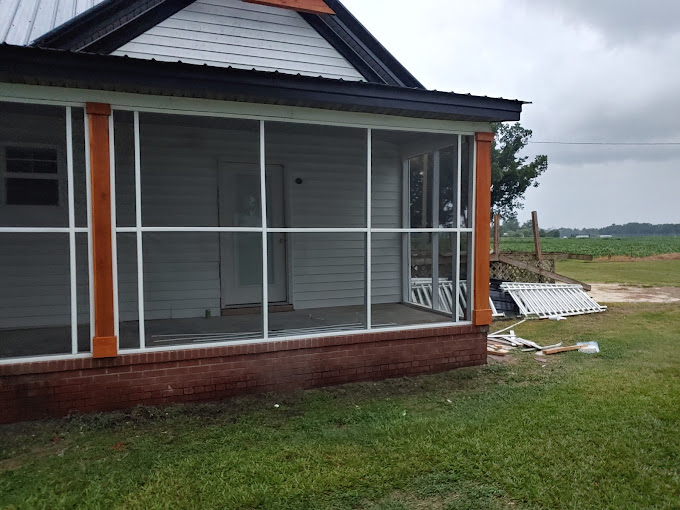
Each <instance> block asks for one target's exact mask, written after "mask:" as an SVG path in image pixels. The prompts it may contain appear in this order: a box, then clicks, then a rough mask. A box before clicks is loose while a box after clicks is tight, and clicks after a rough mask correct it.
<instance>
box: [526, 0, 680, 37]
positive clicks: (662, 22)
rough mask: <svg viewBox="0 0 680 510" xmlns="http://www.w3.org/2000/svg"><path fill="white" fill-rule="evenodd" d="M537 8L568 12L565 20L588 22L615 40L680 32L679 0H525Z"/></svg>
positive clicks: (584, 23) (562, 14)
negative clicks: (679, 26)
mask: <svg viewBox="0 0 680 510" xmlns="http://www.w3.org/2000/svg"><path fill="white" fill-rule="evenodd" d="M524 1H525V2H527V3H529V4H530V5H531V6H532V7H533V8H536V9H539V10H544V11H548V12H552V13H554V14H556V15H561V16H564V19H565V21H567V22H568V23H572V24H576V25H580V24H583V25H587V26H589V27H591V28H593V29H594V30H596V31H597V32H599V33H601V34H602V35H603V36H604V37H605V38H606V39H607V40H608V41H610V42H611V43H613V44H619V43H629V44H636V43H640V42H641V41H644V40H655V39H663V38H665V37H667V36H669V35H673V34H676V33H677V30H678V20H680V2H678V1H677V0H654V1H643V0H550V1H549V2H546V1H545V0H524Z"/></svg>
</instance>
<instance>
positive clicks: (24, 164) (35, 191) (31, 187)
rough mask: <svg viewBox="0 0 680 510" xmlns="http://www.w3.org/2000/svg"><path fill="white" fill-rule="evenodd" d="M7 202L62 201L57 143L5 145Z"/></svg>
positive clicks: (46, 202)
mask: <svg viewBox="0 0 680 510" xmlns="http://www.w3.org/2000/svg"><path fill="white" fill-rule="evenodd" d="M4 152H5V153H4V160H5V175H4V184H5V186H4V188H5V203H6V204H8V205H59V163H58V152H57V149H56V148H53V147H47V148H46V147H5V151H4Z"/></svg>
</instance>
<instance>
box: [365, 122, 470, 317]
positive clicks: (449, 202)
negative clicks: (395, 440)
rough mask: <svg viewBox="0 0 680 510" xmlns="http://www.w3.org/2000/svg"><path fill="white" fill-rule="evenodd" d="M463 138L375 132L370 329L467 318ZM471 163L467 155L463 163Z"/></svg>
mask: <svg viewBox="0 0 680 510" xmlns="http://www.w3.org/2000/svg"><path fill="white" fill-rule="evenodd" d="M464 138H465V137H461V136H460V135H458V134H455V133H451V134H441V133H419V132H410V131H387V130H373V131H372V138H371V140H372V151H371V162H372V167H371V176H372V179H371V195H372V200H371V209H372V214H371V220H372V221H371V239H372V250H371V253H372V263H371V269H372V271H371V272H372V277H371V303H372V309H371V310H372V313H371V316H372V325H373V327H390V326H393V327H398V326H400V325H418V324H424V325H425V324H430V323H450V322H459V321H463V320H467V319H466V317H465V315H464V314H463V313H462V312H461V313H458V308H459V307H460V306H459V304H458V301H459V299H461V295H462V293H464V292H466V291H465V286H466V285H467V282H468V279H469V278H468V275H467V274H464V275H462V276H461V274H460V266H459V253H460V251H461V250H460V246H459V238H460V235H461V234H464V235H467V234H469V233H470V232H471V231H472V227H471V223H466V224H464V225H463V224H461V221H460V220H459V218H460V217H462V216H463V215H467V211H468V210H469V208H470V205H469V201H470V199H471V198H470V197H471V192H470V191H467V192H465V193H464V192H463V191H462V189H461V188H462V187H463V186H466V189H467V190H469V186H470V183H471V176H467V178H465V179H463V178H462V177H461V174H462V168H461V163H462V161H461V158H462V156H463V154H462V152H461V146H462V145H463V143H462V140H463V139H464ZM472 161H473V153H471V152H470V153H469V154H468V155H467V159H466V164H468V166H469V167H471V165H472ZM463 203H464V204H466V205H465V206H463V205H462V204H463ZM461 210H462V211H463V213H462V214H461V212H460V211H461ZM463 270H466V267H464V268H463ZM395 309H396V310H401V313H394V310H395Z"/></svg>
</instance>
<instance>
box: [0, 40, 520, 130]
mask: <svg viewBox="0 0 680 510" xmlns="http://www.w3.org/2000/svg"><path fill="white" fill-rule="evenodd" d="M0 82H6V83H20V84H29V85H47V86H55V87H71V88H85V89H97V90H105V91H116V92H129V93H138V94H151V95H161V96H179V97H193V98H202V99H218V100H225V101H240V102H248V103H260V104H275V105H285V106H298V107H308V108H321V109H327V110H340V111H350V112H362V113H374V114H383V115H395V116H401V117H416V118H424V119H443V120H458V121H475V122H501V121H516V120H519V119H520V115H521V112H522V105H523V104H525V103H524V102H522V101H518V100H509V99H502V98H489V97H480V96H472V95H469V94H456V93H450V92H439V91H428V90H423V89H418V88H405V87H397V86H390V85H381V84H375V83H362V82H346V81H343V80H332V79H326V78H314V77H304V76H291V75H283V74H279V73H270V72H262V71H254V70H253V71H244V70H237V69H232V68H215V67H208V66H198V65H193V64H184V63H181V62H157V61H147V60H136V59H130V58H127V57H117V56H111V55H94V54H85V53H72V52H67V51H61V50H51V49H43V48H33V47H20V46H11V45H0Z"/></svg>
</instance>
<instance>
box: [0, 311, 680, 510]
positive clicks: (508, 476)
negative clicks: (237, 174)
mask: <svg viewBox="0 0 680 510" xmlns="http://www.w3.org/2000/svg"><path fill="white" fill-rule="evenodd" d="M516 330H517V333H518V334H520V335H522V336H525V337H526V338H530V339H532V340H535V341H537V342H542V343H546V344H551V343H555V342H558V341H563V342H565V343H573V342H576V341H580V340H586V339H587V340H597V341H599V343H600V347H601V349H602V353H601V354H599V355H586V354H581V353H578V352H572V353H564V354H560V355H555V356H551V357H550V358H549V362H548V364H547V365H546V366H545V367H542V366H541V364H539V363H537V362H536V361H534V355H533V354H532V353H522V352H516V353H514V354H513V355H512V357H511V360H510V361H509V362H505V363H496V364H492V365H489V366H487V367H479V368H473V369H464V370H457V371H453V372H449V373H446V374H439V375H435V376H428V377H419V378H413V379H400V380H393V381H387V382H383V383H377V384H374V383H365V384H354V385H348V386H343V387H338V388H332V389H324V390H318V391H308V392H299V393H296V394H289V395H266V396H258V397H249V398H243V399H239V400H233V401H230V402H226V403H221V404H212V405H201V406H173V407H169V408H163V409H160V408H140V409H137V410H135V411H132V412H129V413H112V414H105V415H91V416H79V417H73V418H71V419H68V420H55V421H45V422H38V423H28V424H19V425H12V426H6V427H1V428H0V459H3V460H1V461H0V508H13V507H16V508H48V509H56V508H87V509H96V508H121V509H122V508H125V509H154V508H173V509H174V508H202V509H211V508H224V509H230V508H237V509H254V508H267V509H335V510H341V509H355V508H358V509H369V510H403V509H431V508H434V509H456V508H461V509H474V508H479V509H495V508H515V509H516V508H577V509H587V508H594V509H601V508H680V405H679V404H678V403H679V402H680V342H679V341H678V340H679V333H678V332H680V307H678V306H671V305H662V306H659V305H614V306H611V307H610V309H609V311H608V312H607V313H605V314H598V315H592V316H584V317H577V318H570V319H569V320H567V321H563V322H552V321H543V322H537V321H534V322H530V323H526V324H524V325H521V326H519V327H517V328H516ZM274 404H279V407H275V405H274Z"/></svg>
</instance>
